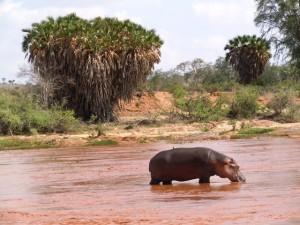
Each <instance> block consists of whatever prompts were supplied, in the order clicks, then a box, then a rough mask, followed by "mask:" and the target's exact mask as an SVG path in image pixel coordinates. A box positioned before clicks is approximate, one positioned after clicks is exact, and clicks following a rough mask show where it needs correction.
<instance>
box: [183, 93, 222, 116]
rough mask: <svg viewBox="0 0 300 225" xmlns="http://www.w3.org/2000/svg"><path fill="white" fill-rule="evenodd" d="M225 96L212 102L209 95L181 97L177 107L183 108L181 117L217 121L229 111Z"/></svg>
mask: <svg viewBox="0 0 300 225" xmlns="http://www.w3.org/2000/svg"><path fill="white" fill-rule="evenodd" d="M224 106H225V102H224V99H223V98H219V99H218V100H217V102H215V103H212V102H211V101H210V99H209V98H208V97H207V96H198V97H188V98H182V99H180V104H177V107H178V108H179V109H180V110H181V118H185V119H187V120H192V121H217V120H220V119H221V118H224V116H225V115H226V113H227V111H226V110H227V109H226V107H224Z"/></svg>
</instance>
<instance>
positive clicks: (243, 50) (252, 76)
mask: <svg viewBox="0 0 300 225" xmlns="http://www.w3.org/2000/svg"><path fill="white" fill-rule="evenodd" d="M225 51H227V52H226V60H227V61H228V62H229V63H230V64H231V65H232V66H233V68H234V69H235V70H236V71H237V72H238V74H239V80H240V82H241V83H243V84H249V83H251V82H252V81H255V80H257V79H258V77H259V75H261V74H262V73H263V71H264V67H265V65H266V63H267V62H268V60H269V59H270V58H271V54H270V52H269V51H270V45H269V43H268V42H267V41H266V40H265V39H263V38H259V37H256V36H255V35H254V36H249V35H244V36H237V37H235V38H233V39H232V40H230V41H229V43H228V44H227V45H226V46H225Z"/></svg>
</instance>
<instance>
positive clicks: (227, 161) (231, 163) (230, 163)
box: [224, 157, 238, 167]
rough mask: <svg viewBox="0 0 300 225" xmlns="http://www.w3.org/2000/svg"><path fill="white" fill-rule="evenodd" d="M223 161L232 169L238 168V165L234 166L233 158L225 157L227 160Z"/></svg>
mask: <svg viewBox="0 0 300 225" xmlns="http://www.w3.org/2000/svg"><path fill="white" fill-rule="evenodd" d="M224 161H225V163H226V164H228V165H230V166H232V167H236V166H238V165H237V164H236V162H235V161H234V159H233V158H229V157H227V158H225V160H224Z"/></svg>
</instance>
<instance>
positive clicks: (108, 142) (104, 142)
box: [88, 139, 118, 146]
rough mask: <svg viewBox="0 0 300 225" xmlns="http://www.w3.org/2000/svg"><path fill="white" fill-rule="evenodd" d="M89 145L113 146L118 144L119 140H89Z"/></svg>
mask: <svg viewBox="0 0 300 225" xmlns="http://www.w3.org/2000/svg"><path fill="white" fill-rule="evenodd" d="M88 145H89V146H113V145H118V142H117V141H114V140H110V139H108V140H89V141H88Z"/></svg>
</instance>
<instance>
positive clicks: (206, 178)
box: [199, 177, 210, 184]
mask: <svg viewBox="0 0 300 225" xmlns="http://www.w3.org/2000/svg"><path fill="white" fill-rule="evenodd" d="M209 178H210V177H200V179H199V184H205V183H209Z"/></svg>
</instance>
